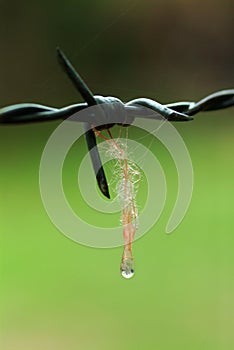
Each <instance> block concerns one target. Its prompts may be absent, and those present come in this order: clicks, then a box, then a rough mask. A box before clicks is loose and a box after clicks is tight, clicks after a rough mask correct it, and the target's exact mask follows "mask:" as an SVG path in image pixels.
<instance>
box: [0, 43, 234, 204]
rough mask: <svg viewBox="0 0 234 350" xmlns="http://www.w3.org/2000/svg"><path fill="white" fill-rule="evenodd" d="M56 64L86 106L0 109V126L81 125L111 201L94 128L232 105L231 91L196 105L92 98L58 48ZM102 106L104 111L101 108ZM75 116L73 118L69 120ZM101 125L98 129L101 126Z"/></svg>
mask: <svg viewBox="0 0 234 350" xmlns="http://www.w3.org/2000/svg"><path fill="white" fill-rule="evenodd" d="M57 56H58V61H59V63H60V65H61V67H62V69H63V70H64V71H65V73H66V74H67V75H68V77H69V78H70V79H71V81H72V83H73V84H74V86H75V87H76V88H77V90H78V91H79V93H80V94H81V96H82V97H83V98H84V100H85V103H78V104H74V105H70V106H66V107H62V108H54V107H49V106H44V105H39V104H35V103H23V104H16V105H12V106H8V107H4V108H1V109H0V124H25V123H30V122H33V123H34V122H44V121H51V120H57V119H61V120H64V119H67V118H68V117H71V118H69V120H74V121H80V122H83V123H84V129H85V137H86V142H87V146H88V149H89V151H91V150H92V152H90V156H91V160H92V164H93V168H94V171H95V175H96V178H97V182H98V186H99V188H100V190H101V192H102V193H103V194H104V196H106V197H107V198H110V195H109V190H108V184H107V180H106V176H105V173H104V170H103V167H102V162H101V158H100V155H99V152H98V149H97V147H96V146H97V143H96V138H95V134H94V131H93V128H94V127H95V126H96V124H97V125H98V127H97V129H98V130H102V129H109V128H110V127H112V126H113V125H115V124H116V115H118V119H117V120H119V122H118V123H117V124H120V125H123V126H126V125H130V124H131V123H132V122H133V121H134V119H135V118H149V119H162V118H165V119H167V120H169V121H172V122H178V121H180V122H184V121H190V120H192V119H193V116H194V115H195V114H197V113H200V112H205V111H213V110H218V109H223V108H227V107H231V106H234V89H230V90H222V91H218V92H215V93H213V94H210V95H208V96H206V97H205V98H203V99H201V100H200V101H198V102H191V101H190V102H174V103H170V104H165V105H163V104H161V103H159V102H157V101H154V100H151V99H147V98H137V99H134V100H131V101H129V102H127V103H123V102H122V101H121V100H119V99H118V98H115V97H102V96H94V95H93V94H92V92H91V90H90V89H89V88H88V86H87V85H86V84H85V83H84V81H83V80H82V78H81V77H80V75H79V74H78V73H77V72H76V70H75V68H74V67H73V66H72V65H71V63H70V62H69V60H68V59H67V58H66V56H65V55H64V53H63V52H62V51H61V50H60V49H59V48H58V49H57ZM94 105H98V106H99V107H98V108H97V113H96V114H97V115H93V113H92V114H91V113H90V115H89V114H88V113H86V114H85V115H84V114H82V113H80V114H77V112H79V111H81V110H84V109H85V108H87V107H89V106H94ZM103 106H105V107H107V108H103ZM72 116H75V118H72ZM100 124H101V126H100Z"/></svg>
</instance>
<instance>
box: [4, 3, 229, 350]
mask: <svg viewBox="0 0 234 350" xmlns="http://www.w3.org/2000/svg"><path fill="white" fill-rule="evenodd" d="M233 13H234V3H233V0H223V1H218V0H213V1H208V0H203V1H201V0H198V1H195V0H191V1H189V2H188V1H184V0H174V1H172V0H169V1H162V0H161V1H160V0H155V1H152V0H146V1H144V2H140V1H134V0H133V1H122V0H119V1H111V2H110V1H104V0H99V1H97V0H92V1H89V0H87V1H78V0H77V1H74V0H67V1H66V2H65V1H64V2H63V1H56V2H55V1H44V0H42V1H39V2H35V1H26V0H22V1H19V2H16V1H12V2H7V1H4V0H0V53H1V54H0V105H1V106H5V105H8V104H13V103H19V102H25V101H26V102H29V101H30V102H38V103H44V104H50V105H54V106H62V105H66V104H69V103H74V102H77V101H82V100H81V98H80V97H79V96H78V95H77V92H76V91H75V89H74V88H73V86H71V84H70V82H69V81H68V80H67V78H66V77H65V76H64V74H63V73H62V72H61V70H60V68H59V66H58V64H57V62H56V57H55V47H56V46H57V45H59V46H60V47H61V48H62V49H63V50H64V51H65V52H66V54H67V55H68V56H69V58H70V59H71V60H72V62H73V63H74V64H75V66H76V67H78V68H79V71H80V73H81V75H82V76H83V77H84V78H85V80H86V81H87V83H88V85H89V86H90V88H91V89H92V90H93V91H94V92H95V93H96V94H102V95H104V96H105V95H113V96H118V97H120V98H121V99H123V100H128V99H133V98H135V97H141V96H142V97H149V98H155V99H157V100H158V101H160V102H163V103H166V102H172V101H177V100H193V99H195V100H196V99H200V98H201V97H203V96H205V95H206V94H208V93H211V92H213V91H216V90H220V89H225V88H231V87H233V81H234V74H233V73H234V69H233V62H234V45H233V32H234V22H233ZM233 112H234V110H233V108H230V109H227V110H224V111H216V112H210V113H209V114H205V113H202V114H200V115H199V116H197V117H196V119H195V120H194V121H193V122H190V123H186V124H183V123H181V124H175V126H176V128H177V130H178V131H179V132H180V134H181V136H182V137H183V139H184V141H185V143H186V145H187V147H188V150H189V152H190V155H191V158H192V162H193V167H194V174H195V182H194V193H193V198H192V202H191V205H190V207H189V210H188V212H187V214H186V216H185V218H184V220H183V222H182V223H181V224H180V226H179V227H178V228H177V229H176V230H175V231H174V233H173V234H172V235H169V236H168V235H166V234H165V233H164V232H165V226H166V223H167V221H168V218H169V216H170V213H171V210H172V207H173V204H174V201H175V198H176V185H177V182H176V180H175V178H176V169H175V167H174V165H173V162H172V160H171V159H170V157H169V156H168V154H167V152H166V151H165V149H163V147H162V146H161V145H160V144H159V143H157V142H156V143H155V144H153V145H151V149H152V151H153V152H154V153H155V154H156V155H157V157H158V159H159V160H160V162H161V164H162V166H163V168H164V171H165V173H166V176H167V181H168V197H167V201H166V206H165V208H164V211H163V213H162V215H161V217H160V219H159V221H158V223H157V224H156V225H155V226H154V227H153V228H152V229H151V230H150V232H149V233H148V234H147V235H145V236H144V237H143V238H141V239H140V240H138V241H136V242H135V244H134V255H135V258H136V276H135V277H134V278H133V279H132V280H124V279H122V278H121V276H120V274H119V263H120V257H121V254H122V248H116V249H106V250H105V249H93V248H88V247H84V246H81V245H79V244H76V243H74V242H72V241H71V240H69V239H67V238H66V237H65V236H63V235H62V234H61V233H59V231H58V230H57V229H56V228H55V227H54V226H53V224H52V223H51V222H50V220H49V218H48V216H47V214H46V212H45V210H44V208H43V205H42V202H41V198H40V192H39V185H38V171H39V163H40V158H41V154H42V151H43V149H44V146H45V144H46V142H47V139H48V138H49V136H50V134H51V133H52V132H53V130H54V129H55V128H56V126H57V125H59V123H58V122H51V123H48V124H35V125H26V126H18V127H15V126H2V127H0V143H1V152H0V157H1V159H0V164H1V171H0V195H1V201H0V220H1V224H0V230H1V342H2V346H1V349H3V350H31V349H34V350H39V349H43V350H49V349H59V350H60V349H61V350H64V349H69V350H73V349H74V350H75V349H95V350H96V349H120V348H122V349H150V350H151V349H160V350H169V349H170V350H171V349H178V350H179V349H180V350H181V349H186V350H187V349H189V350H198V349H199V350H229V349H230V350H231V349H233V348H234V333H233V329H234V321H233V317H234V298H233V295H234V283H233V269H234V257H233V244H234V238H233V232H234V224H233V214H234V211H233V195H234V188H233V178H234V162H233V160H234V159H233V145H234V141H233V128H234V122H233ZM131 136H132V137H133V138H134V136H135V137H136V139H137V137H138V135H137V133H135V134H134V131H132V134H131ZM148 141H149V140H148ZM148 141H147V138H145V139H144V142H145V145H147V142H148ZM85 147H86V146H85V143H84V141H82V140H81V141H80V143H79V147H78V148H77V150H80V152H81V153H80V154H79V155H77V156H76V155H75V153H74V152H73V153H72V155H71V158H70V159H69V161H68V164H67V171H66V174H67V175H66V176H67V177H66V178H65V179H64V183H65V184H66V191H67V192H68V195H69V196H70V200H71V201H72V204H73V206H77V208H79V201H78V202H77V199H76V197H75V195H76V192H75V191H74V192H73V190H74V188H75V187H76V186H77V184H76V182H75V181H76V171H77V169H78V166H79V162H80V161H81V158H82V152H83V153H85V149H86V148H85ZM72 157H73V158H72ZM90 171H91V167H90ZM69 176H70V177H69ZM70 179H71V181H70ZM155 186H157V181H155ZM77 198H78V197H77ZM155 201H157V198H155ZM77 210H78V209H77ZM152 215H154V208H152ZM104 220H106V222H107V223H108V220H109V222H110V223H111V218H110V217H108V216H107V217H106V218H105V219H104Z"/></svg>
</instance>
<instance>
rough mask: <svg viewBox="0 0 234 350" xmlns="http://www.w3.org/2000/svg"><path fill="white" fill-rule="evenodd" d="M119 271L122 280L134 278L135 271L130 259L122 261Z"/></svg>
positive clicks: (132, 261)
mask: <svg viewBox="0 0 234 350" xmlns="http://www.w3.org/2000/svg"><path fill="white" fill-rule="evenodd" d="M120 271H121V275H122V276H123V277H124V278H127V279H128V278H132V277H133V276H134V273H135V270H134V260H133V258H132V259H126V260H122V262H121V265H120Z"/></svg>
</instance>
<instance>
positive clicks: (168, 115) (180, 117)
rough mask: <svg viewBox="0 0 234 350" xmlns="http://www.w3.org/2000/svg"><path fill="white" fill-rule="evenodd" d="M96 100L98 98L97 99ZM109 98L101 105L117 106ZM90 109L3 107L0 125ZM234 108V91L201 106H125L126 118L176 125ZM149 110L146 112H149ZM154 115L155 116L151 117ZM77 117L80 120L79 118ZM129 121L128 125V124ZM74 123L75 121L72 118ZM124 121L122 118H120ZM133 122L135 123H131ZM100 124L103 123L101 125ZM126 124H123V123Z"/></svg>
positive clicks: (217, 94)
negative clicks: (206, 114)
mask: <svg viewBox="0 0 234 350" xmlns="http://www.w3.org/2000/svg"><path fill="white" fill-rule="evenodd" d="M94 98H95V100H96V99H98V98H99V96H94ZM109 99H110V97H103V98H102V102H101V103H104V104H108V103H109V104H114V103H117V102H115V100H116V99H115V98H113V99H114V102H112V101H110V100H109ZM88 106H89V105H88V104H87V103H86V102H85V103H78V104H73V105H70V106H65V107H62V108H54V107H50V106H44V105H40V104H35V103H21V104H16V105H12V106H7V107H3V108H1V109H0V123H1V124H21V123H30V122H32V123H34V122H43V121H51V120H58V119H61V120H64V119H67V118H68V117H71V116H72V115H74V114H76V113H77V112H80V111H82V110H84V109H85V108H87V107H88ZM231 106H234V89H230V90H222V91H218V92H215V93H213V94H210V95H208V96H206V97H205V98H203V99H201V100H199V101H198V102H191V101H190V102H188V101H186V102H174V103H169V104H165V105H163V104H160V103H159V102H156V101H154V100H151V99H147V98H137V99H134V100H131V101H129V102H127V103H124V108H125V111H126V114H127V118H129V119H130V118H150V119H157V118H162V117H164V118H165V119H167V120H169V121H172V122H177V121H189V120H192V119H193V118H192V116H193V115H195V114H198V113H200V112H206V111H214V110H219V109H224V108H228V107H231ZM145 107H146V108H147V109H148V110H147V109H146V108H145ZM151 111H152V113H151ZM77 117H78V118H77ZM82 118H84V116H83V115H81V116H79V115H78V116H77V115H76V118H74V120H76V121H80V122H84V123H85V122H88V123H91V124H93V123H94V122H95V119H94V117H93V115H90V116H89V115H87V116H85V119H82ZM129 119H127V120H126V124H128V123H129ZM71 120H72V118H71ZM121 121H122V118H121ZM132 121H133V120H132ZM112 122H113V121H112V120H111V119H110V118H109V119H106V120H104V123H103V125H108V124H110V123H112ZM99 123H100V122H99ZM123 124H124V123H123Z"/></svg>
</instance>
